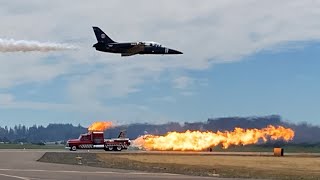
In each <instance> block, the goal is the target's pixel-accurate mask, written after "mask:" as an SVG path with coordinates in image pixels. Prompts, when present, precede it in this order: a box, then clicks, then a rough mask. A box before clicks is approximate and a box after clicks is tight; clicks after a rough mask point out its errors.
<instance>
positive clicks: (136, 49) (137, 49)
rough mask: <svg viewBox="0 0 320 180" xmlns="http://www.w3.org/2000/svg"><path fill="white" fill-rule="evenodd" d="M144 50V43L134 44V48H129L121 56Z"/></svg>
mask: <svg viewBox="0 0 320 180" xmlns="http://www.w3.org/2000/svg"><path fill="white" fill-rule="evenodd" d="M142 51H144V45H143V44H137V45H134V46H133V47H132V48H130V49H128V50H127V52H125V53H121V56H133V55H136V54H139V53H140V52H142Z"/></svg>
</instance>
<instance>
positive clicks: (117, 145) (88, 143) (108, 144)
mask: <svg viewBox="0 0 320 180" xmlns="http://www.w3.org/2000/svg"><path fill="white" fill-rule="evenodd" d="M130 143H131V142H130V140H129V138H125V135H124V132H121V133H120V134H119V136H118V138H114V139H104V134H103V132H89V133H86V134H81V135H80V137H79V138H78V139H70V140H68V141H67V144H66V148H67V149H69V150H70V151H76V150H77V149H104V150H106V151H121V150H123V149H128V147H129V146H130Z"/></svg>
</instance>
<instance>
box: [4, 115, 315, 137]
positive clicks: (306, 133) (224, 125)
mask: <svg viewBox="0 0 320 180" xmlns="http://www.w3.org/2000/svg"><path fill="white" fill-rule="evenodd" d="M268 125H275V126H279V125H282V126H285V127H289V128H292V129H293V130H294V131H295V138H294V140H293V141H292V142H291V143H320V139H319V138H316V137H320V127H318V126H313V125H310V124H308V123H300V124H293V123H289V122H287V121H284V120H282V118H281V117H280V116H278V115H271V116H257V117H224V118H209V119H208V120H207V121H206V122H194V123H188V122H185V123H176V122H171V123H165V124H160V125H154V124H148V123H136V124H128V125H122V126H116V127H113V128H111V129H108V130H106V131H105V138H116V137H118V135H119V133H120V132H121V131H125V133H126V135H127V137H129V138H130V139H135V138H137V137H139V136H141V135H144V134H155V135H164V134H166V133H167V132H170V131H178V132H183V131H186V130H200V131H218V130H219V131H225V130H229V131H231V130H233V129H234V128H235V127H241V128H264V127H266V126H268ZM86 132H87V128H86V127H83V126H81V125H80V124H79V125H77V126H74V125H72V124H49V125H48V126H46V127H44V126H41V125H40V126H37V125H34V126H32V127H26V126H24V125H16V126H14V127H13V128H12V127H10V128H8V127H0V142H10V143H19V142H24V143H39V142H55V141H66V140H68V139H70V138H78V137H79V135H80V134H83V133H86Z"/></svg>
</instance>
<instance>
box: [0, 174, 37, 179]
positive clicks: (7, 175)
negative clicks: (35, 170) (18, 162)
mask: <svg viewBox="0 0 320 180" xmlns="http://www.w3.org/2000/svg"><path fill="white" fill-rule="evenodd" d="M0 176H5V177H11V178H16V179H23V180H31V179H30V178H27V177H22V176H12V175H9V174H0Z"/></svg>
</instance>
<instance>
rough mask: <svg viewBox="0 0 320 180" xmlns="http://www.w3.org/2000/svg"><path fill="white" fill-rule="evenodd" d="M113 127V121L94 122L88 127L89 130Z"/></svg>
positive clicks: (102, 129)
mask: <svg viewBox="0 0 320 180" xmlns="http://www.w3.org/2000/svg"><path fill="white" fill-rule="evenodd" d="M110 127H112V122H94V123H93V124H91V125H90V126H89V128H88V131H90V132H92V131H101V132H102V131H104V130H106V129H109V128H110Z"/></svg>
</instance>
